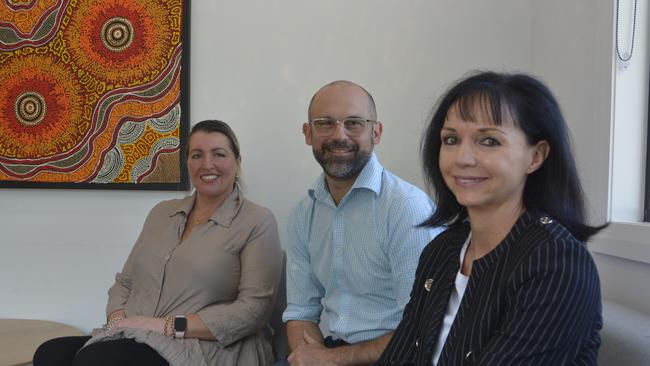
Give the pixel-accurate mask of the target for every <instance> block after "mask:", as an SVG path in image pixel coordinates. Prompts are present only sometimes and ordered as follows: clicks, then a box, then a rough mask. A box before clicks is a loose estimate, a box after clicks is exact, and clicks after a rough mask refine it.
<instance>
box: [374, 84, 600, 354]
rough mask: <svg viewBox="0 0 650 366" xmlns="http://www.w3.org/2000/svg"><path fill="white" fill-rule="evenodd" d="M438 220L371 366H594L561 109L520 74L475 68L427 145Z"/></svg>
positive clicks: (448, 98) (590, 283)
mask: <svg viewBox="0 0 650 366" xmlns="http://www.w3.org/2000/svg"><path fill="white" fill-rule="evenodd" d="M422 159H423V163H424V171H425V173H426V177H427V180H428V182H429V184H430V185H431V188H433V191H434V192H435V193H434V195H435V201H436V203H437V209H436V211H435V212H434V214H433V215H432V216H431V218H429V220H427V221H426V222H425V223H423V225H426V226H439V225H444V226H446V227H447V230H446V231H445V232H443V233H442V234H440V235H439V236H438V237H437V238H436V239H434V240H433V241H432V242H431V243H430V244H429V245H428V246H427V248H426V249H425V250H424V252H423V253H422V255H421V257H420V263H419V265H418V269H417V273H416V279H415V282H414V284H413V289H412V292H411V300H410V302H409V304H408V305H407V306H406V309H405V310H404V314H403V318H402V321H401V323H400V325H399V326H398V328H397V330H396V331H395V334H394V335H393V337H392V339H391V341H390V343H389V345H388V347H387V348H386V350H385V351H384V353H383V354H382V356H381V358H380V360H379V362H378V363H377V365H431V364H433V365H481V366H485V365H515V364H516V365H596V359H597V354H598V347H599V345H600V337H599V335H598V332H599V330H600V329H601V327H602V318H601V300H600V284H599V280H598V273H597V271H596V267H595V265H594V262H593V259H592V258H591V256H590V254H589V252H588V251H587V249H586V248H585V244H584V243H585V242H586V241H587V240H588V239H589V237H590V236H592V235H594V234H596V233H597V232H598V231H599V230H601V229H602V228H603V227H604V225H603V226H599V227H593V226H589V225H588V224H587V223H586V219H585V208H584V199H583V192H582V188H581V186H580V182H579V179H578V174H577V171H576V167H575V161H574V159H573V156H572V153H571V147H570V143H569V136H568V131H567V127H566V125H565V122H564V119H563V117H562V114H561V112H560V107H559V105H558V103H557V101H556V100H555V98H554V97H553V95H552V94H551V92H550V91H549V89H548V88H547V87H546V86H545V85H543V84H542V83H541V82H539V81H538V80H536V79H534V78H532V77H530V76H527V75H523V74H513V75H511V74H499V73H493V72H485V73H478V74H475V75H473V76H470V77H468V78H466V79H464V80H462V81H460V82H458V83H457V84H456V85H455V86H453V87H452V88H451V89H450V90H449V91H448V92H447V93H446V94H445V95H444V96H443V97H442V98H441V99H440V101H439V102H438V105H437V107H436V109H435V112H434V114H433V118H432V120H431V123H430V124H429V127H428V128H427V131H426V134H425V136H424V138H423V143H422Z"/></svg>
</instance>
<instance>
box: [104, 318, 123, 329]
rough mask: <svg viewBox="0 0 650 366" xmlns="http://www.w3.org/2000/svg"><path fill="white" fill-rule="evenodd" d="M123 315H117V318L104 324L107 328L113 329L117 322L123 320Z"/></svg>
mask: <svg viewBox="0 0 650 366" xmlns="http://www.w3.org/2000/svg"><path fill="white" fill-rule="evenodd" d="M123 319H124V317H123V316H116V317H115V318H113V319H111V320H109V321H108V323H106V324H104V329H106V330H111V329H113V327H114V326H115V325H117V323H119V322H120V320H123Z"/></svg>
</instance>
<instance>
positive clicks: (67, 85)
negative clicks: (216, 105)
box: [0, 0, 189, 190]
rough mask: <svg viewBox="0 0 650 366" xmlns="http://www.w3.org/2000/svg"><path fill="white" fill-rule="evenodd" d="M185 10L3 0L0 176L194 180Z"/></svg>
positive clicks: (68, 181)
mask: <svg viewBox="0 0 650 366" xmlns="http://www.w3.org/2000/svg"><path fill="white" fill-rule="evenodd" d="M185 12H189V1H188V0H0V86H1V87H0V187H53V188H117V189H165V190H184V189H187V186H188V184H187V174H186V172H185V169H184V168H183V165H184V164H183V158H182V153H181V151H182V150H183V147H184V146H185V144H186V143H187V141H186V140H187V139H186V135H187V127H188V122H187V121H188V118H187V117H188V112H189V106H188V103H189V101H188V99H189V98H188V90H189V89H188V88H189V84H188V80H189V78H188V75H189V70H188V67H187V65H188V62H187V60H189V54H188V47H187V45H188V41H187V40H186V33H187V32H185V29H186V27H188V26H189V24H186V23H188V17H187V14H185ZM184 44H185V46H186V47H183V45H184Z"/></svg>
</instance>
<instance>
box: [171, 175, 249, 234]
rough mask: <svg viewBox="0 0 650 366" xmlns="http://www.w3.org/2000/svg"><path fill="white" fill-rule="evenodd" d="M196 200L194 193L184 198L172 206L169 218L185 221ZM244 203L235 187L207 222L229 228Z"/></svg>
mask: <svg viewBox="0 0 650 366" xmlns="http://www.w3.org/2000/svg"><path fill="white" fill-rule="evenodd" d="M195 200H196V192H194V193H193V194H192V195H191V196H188V197H185V198H183V199H181V200H180V201H178V204H176V205H174V206H173V207H172V208H171V210H170V212H169V216H170V217H172V216H175V215H179V214H180V215H183V216H184V217H185V218H186V219H187V217H188V215H189V214H190V211H192V208H193V207H194V201H195ZM243 201H244V195H243V194H242V193H241V191H240V190H239V186H238V185H235V189H233V190H232V193H230V195H229V196H228V197H226V199H225V200H224V201H223V202H222V203H221V205H220V206H219V207H218V208H217V209H216V210H215V211H214V212H213V213H212V215H211V216H210V218H209V219H208V221H214V222H215V223H217V224H219V225H221V226H224V227H230V224H232V220H234V219H235V216H237V213H239V210H240V209H241V206H242V203H243Z"/></svg>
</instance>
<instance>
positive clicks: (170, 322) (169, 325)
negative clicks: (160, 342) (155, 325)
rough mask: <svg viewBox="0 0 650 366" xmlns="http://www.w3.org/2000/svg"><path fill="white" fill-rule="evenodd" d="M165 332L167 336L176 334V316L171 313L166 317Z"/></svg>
mask: <svg viewBox="0 0 650 366" xmlns="http://www.w3.org/2000/svg"><path fill="white" fill-rule="evenodd" d="M163 333H164V334H165V336H167V337H173V336H174V317H173V316H171V315H168V316H167V317H165V327H164V328H163Z"/></svg>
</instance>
